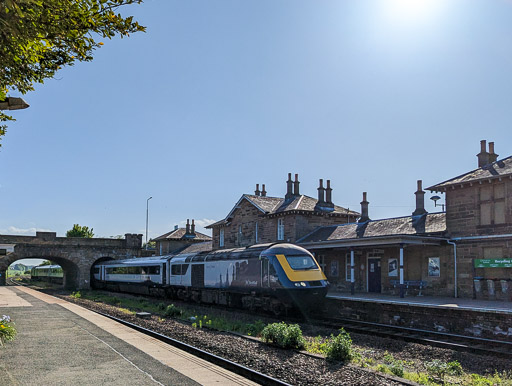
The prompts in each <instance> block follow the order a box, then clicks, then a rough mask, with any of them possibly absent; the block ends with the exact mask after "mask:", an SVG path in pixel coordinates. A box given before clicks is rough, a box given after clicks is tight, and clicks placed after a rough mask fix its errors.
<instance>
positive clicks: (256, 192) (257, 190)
mask: <svg viewBox="0 0 512 386" xmlns="http://www.w3.org/2000/svg"><path fill="white" fill-rule="evenodd" d="M260 193H261V192H260V184H256V190H255V191H254V194H255V195H256V196H259V195H260Z"/></svg>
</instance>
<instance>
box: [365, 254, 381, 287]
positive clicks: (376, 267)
mask: <svg viewBox="0 0 512 386" xmlns="http://www.w3.org/2000/svg"><path fill="white" fill-rule="evenodd" d="M380 287H381V286H380V259H375V258H369V259H368V292H377V293H380Z"/></svg>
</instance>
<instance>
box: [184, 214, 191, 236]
mask: <svg viewBox="0 0 512 386" xmlns="http://www.w3.org/2000/svg"><path fill="white" fill-rule="evenodd" d="M189 233H190V220H189V219H188V218H187V226H186V227H185V234H187V235H188V234H189Z"/></svg>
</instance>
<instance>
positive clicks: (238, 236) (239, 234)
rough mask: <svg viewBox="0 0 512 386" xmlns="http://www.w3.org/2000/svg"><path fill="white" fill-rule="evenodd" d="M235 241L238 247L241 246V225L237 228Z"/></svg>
mask: <svg viewBox="0 0 512 386" xmlns="http://www.w3.org/2000/svg"><path fill="white" fill-rule="evenodd" d="M237 239H238V245H242V226H241V225H239V226H238V234H237Z"/></svg>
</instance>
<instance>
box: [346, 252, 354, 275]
mask: <svg viewBox="0 0 512 386" xmlns="http://www.w3.org/2000/svg"><path fill="white" fill-rule="evenodd" d="M350 273H351V266H350V253H347V254H346V255H345V280H346V281H351V279H352V277H351V274H350Z"/></svg>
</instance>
